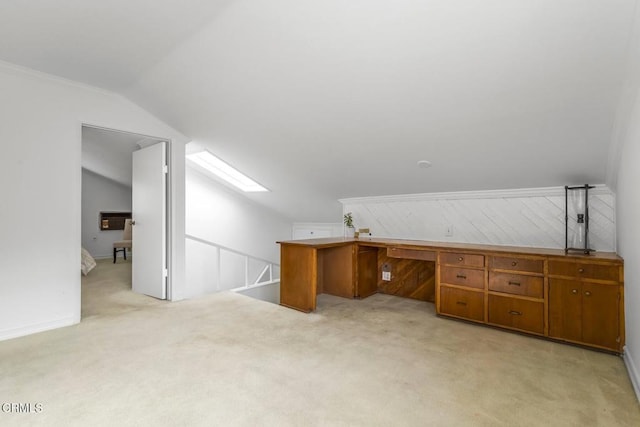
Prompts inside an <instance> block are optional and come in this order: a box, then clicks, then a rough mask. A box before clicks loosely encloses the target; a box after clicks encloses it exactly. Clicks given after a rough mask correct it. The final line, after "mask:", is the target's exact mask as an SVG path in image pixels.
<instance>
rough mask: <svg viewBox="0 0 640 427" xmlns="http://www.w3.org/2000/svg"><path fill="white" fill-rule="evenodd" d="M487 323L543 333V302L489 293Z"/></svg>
mask: <svg viewBox="0 0 640 427" xmlns="http://www.w3.org/2000/svg"><path fill="white" fill-rule="evenodd" d="M489 323H493V324H495V325H501V326H506V327H508V328H515V329H521V330H523V331H528V332H533V333H536V334H542V333H544V303H543V302H535V301H529V300H523V299H518V298H511V297H503V296H499V295H489Z"/></svg>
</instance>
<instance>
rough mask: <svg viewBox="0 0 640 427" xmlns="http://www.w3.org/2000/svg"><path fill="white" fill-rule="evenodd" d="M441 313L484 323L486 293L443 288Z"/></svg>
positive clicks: (441, 290)
mask: <svg viewBox="0 0 640 427" xmlns="http://www.w3.org/2000/svg"><path fill="white" fill-rule="evenodd" d="M440 313H442V314H450V315H452V316H457V317H462V318H465V319H470V320H476V321H479V322H482V321H484V293H483V292H478V291H467V290H465V289H458V288H450V287H448V286H441V287H440Z"/></svg>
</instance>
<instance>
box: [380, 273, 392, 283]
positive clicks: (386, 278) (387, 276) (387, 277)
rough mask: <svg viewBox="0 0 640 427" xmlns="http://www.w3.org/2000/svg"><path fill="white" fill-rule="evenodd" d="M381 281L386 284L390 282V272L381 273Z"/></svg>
mask: <svg viewBox="0 0 640 427" xmlns="http://www.w3.org/2000/svg"><path fill="white" fill-rule="evenodd" d="M382 280H384V281H386V282H390V281H391V272H390V271H383V272H382Z"/></svg>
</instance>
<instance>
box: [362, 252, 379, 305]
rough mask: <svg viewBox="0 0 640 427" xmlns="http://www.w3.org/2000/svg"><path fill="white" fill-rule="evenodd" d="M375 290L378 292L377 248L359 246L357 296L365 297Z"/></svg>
mask: <svg viewBox="0 0 640 427" xmlns="http://www.w3.org/2000/svg"><path fill="white" fill-rule="evenodd" d="M376 292H378V248H360V249H359V251H358V287H357V296H358V297H360V298H366V297H368V296H369V295H373V294H375V293H376Z"/></svg>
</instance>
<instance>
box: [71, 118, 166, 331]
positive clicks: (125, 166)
mask: <svg viewBox="0 0 640 427" xmlns="http://www.w3.org/2000/svg"><path fill="white" fill-rule="evenodd" d="M163 141H166V140H162V139H159V138H154V137H149V136H145V135H139V134H134V133H128V132H121V131H117V130H111V129H104V128H99V127H92V126H84V125H83V126H82V213H81V218H82V219H81V221H82V224H81V245H82V248H83V251H82V252H83V255H84V256H88V257H89V258H90V259H88V260H87V262H86V265H84V264H83V267H87V268H84V270H85V271H83V277H82V288H81V317H82V319H87V318H89V317H92V316H104V315H115V314H117V313H121V312H123V311H130V310H135V309H138V308H141V307H144V306H148V305H155V304H162V303H164V301H162V300H161V299H156V298H152V297H150V296H147V295H141V294H140V293H135V292H133V290H132V273H133V268H134V262H135V261H134V260H135V256H136V254H135V249H133V248H131V249H126V252H124V251H123V250H122V249H121V248H120V247H119V244H117V243H116V242H118V241H121V240H123V239H124V238H125V237H127V236H125V235H124V234H125V230H124V228H125V226H124V224H125V220H126V219H130V218H131V216H132V212H133V201H132V196H133V187H134V180H135V179H136V178H135V177H134V174H133V161H132V158H133V157H134V152H138V153H139V152H141V151H143V150H145V149H147V148H148V147H151V146H157V145H158V144H160V143H162V144H166V143H165V142H163ZM140 187H141V186H140V185H138V194H139V193H140ZM163 191H165V193H166V192H168V190H167V189H166V188H165V189H164V190H163ZM165 197H167V198H168V194H165ZM158 215H166V206H165V211H164V212H159V213H158ZM114 243H116V244H115V245H114ZM114 247H117V248H118V251H117V252H116V253H114ZM125 254H126V259H125ZM167 258H168V257H166V255H165V259H167ZM91 259H92V260H93V262H92V260H91ZM141 264H142V262H138V266H139V265H141ZM92 266H94V267H93V268H90V267H92ZM139 268H140V267H138V269H139ZM165 270H166V268H165ZM84 273H86V274H84ZM164 274H165V275H166V272H165V273H164Z"/></svg>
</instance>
